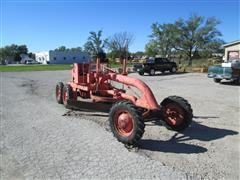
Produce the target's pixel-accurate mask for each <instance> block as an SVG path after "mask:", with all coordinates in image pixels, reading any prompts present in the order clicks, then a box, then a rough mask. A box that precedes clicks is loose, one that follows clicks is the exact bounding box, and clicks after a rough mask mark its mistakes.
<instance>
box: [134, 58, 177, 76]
mask: <svg viewBox="0 0 240 180" xmlns="http://www.w3.org/2000/svg"><path fill="white" fill-rule="evenodd" d="M137 71H138V73H139V74H140V75H144V73H148V74H149V75H151V76H153V75H155V72H157V71H160V72H162V73H164V72H165V71H170V72H171V73H175V72H176V71H177V64H176V63H175V62H172V61H169V60H168V59H167V58H151V59H147V60H146V63H143V64H142V67H141V68H139V69H138V70H137Z"/></svg>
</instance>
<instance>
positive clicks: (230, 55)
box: [223, 40, 240, 62]
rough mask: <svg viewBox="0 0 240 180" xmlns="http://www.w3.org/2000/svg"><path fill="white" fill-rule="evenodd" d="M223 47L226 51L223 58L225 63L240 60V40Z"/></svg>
mask: <svg viewBox="0 0 240 180" xmlns="http://www.w3.org/2000/svg"><path fill="white" fill-rule="evenodd" d="M223 47H224V49H225V55H224V57H223V60H224V61H225V62H228V61H231V60H234V59H240V40H236V41H233V42H230V43H228V44H225V45H223Z"/></svg>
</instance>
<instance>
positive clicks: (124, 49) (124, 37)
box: [107, 32, 134, 61]
mask: <svg viewBox="0 0 240 180" xmlns="http://www.w3.org/2000/svg"><path fill="white" fill-rule="evenodd" d="M133 40H134V38H133V35H132V34H130V33H127V32H120V33H116V34H114V35H113V36H112V37H110V38H109V39H108V41H107V48H108V49H109V50H110V51H111V52H112V53H114V54H116V55H117V56H118V57H119V58H120V60H121V61H122V60H123V59H124V58H128V57H129V46H130V45H131V44H132V43H133Z"/></svg>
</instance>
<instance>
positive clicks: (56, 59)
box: [35, 50, 91, 64]
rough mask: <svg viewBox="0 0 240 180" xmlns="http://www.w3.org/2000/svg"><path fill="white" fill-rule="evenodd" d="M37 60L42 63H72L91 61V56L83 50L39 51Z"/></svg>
mask: <svg viewBox="0 0 240 180" xmlns="http://www.w3.org/2000/svg"><path fill="white" fill-rule="evenodd" d="M35 55H36V61H38V62H40V63H42V64H47V63H50V64H72V63H82V62H89V61H90V60H91V57H90V55H89V54H88V53H85V52H81V51H71V50H66V51H43V52H37V53H35Z"/></svg>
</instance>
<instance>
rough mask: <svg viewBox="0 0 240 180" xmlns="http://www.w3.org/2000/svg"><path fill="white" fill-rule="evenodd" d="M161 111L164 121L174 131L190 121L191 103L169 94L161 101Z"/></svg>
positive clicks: (191, 115) (191, 114)
mask: <svg viewBox="0 0 240 180" xmlns="http://www.w3.org/2000/svg"><path fill="white" fill-rule="evenodd" d="M161 108H162V109H161V112H162V117H163V119H164V121H165V122H166V123H167V125H168V126H170V127H171V128H172V130H174V131H182V130H184V129H186V128H187V127H188V126H189V125H190V124H191V122H192V118H193V110H192V108H191V105H190V104H189V103H188V101H187V100H185V99H184V98H182V97H178V96H169V97H167V98H165V99H164V100H163V101H162V102H161Z"/></svg>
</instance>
